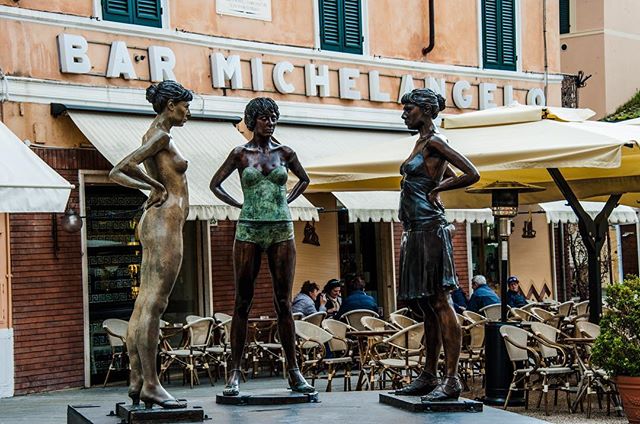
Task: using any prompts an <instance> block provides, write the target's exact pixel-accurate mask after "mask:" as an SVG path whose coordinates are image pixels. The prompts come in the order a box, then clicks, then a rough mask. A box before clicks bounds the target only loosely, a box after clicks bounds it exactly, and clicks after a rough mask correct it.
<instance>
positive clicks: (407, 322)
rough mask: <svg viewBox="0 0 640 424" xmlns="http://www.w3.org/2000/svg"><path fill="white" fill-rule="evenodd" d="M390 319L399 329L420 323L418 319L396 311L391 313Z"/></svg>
mask: <svg viewBox="0 0 640 424" xmlns="http://www.w3.org/2000/svg"><path fill="white" fill-rule="evenodd" d="M389 321H391V323H392V324H394V325H395V326H396V328H398V329H399V330H400V329H403V328H407V327H411V326H412V325H415V324H417V323H418V321H416V320H415V319H413V318H409V317H408V316H406V315H402V314H398V313H396V312H393V313H392V314H391V315H389Z"/></svg>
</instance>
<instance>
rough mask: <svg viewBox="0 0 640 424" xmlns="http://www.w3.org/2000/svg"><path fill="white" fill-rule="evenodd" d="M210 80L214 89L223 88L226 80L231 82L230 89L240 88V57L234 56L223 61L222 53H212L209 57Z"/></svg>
mask: <svg viewBox="0 0 640 424" xmlns="http://www.w3.org/2000/svg"><path fill="white" fill-rule="evenodd" d="M211 78H212V82H213V87H215V88H224V87H225V86H226V84H227V80H229V81H231V88H232V89H234V90H235V89H239V88H242V69H241V68H240V56H238V55H237V54H234V55H231V56H229V57H228V58H226V59H225V57H224V55H223V54H222V53H219V52H217V53H213V54H212V55H211Z"/></svg>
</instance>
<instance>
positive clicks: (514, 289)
mask: <svg viewBox="0 0 640 424" xmlns="http://www.w3.org/2000/svg"><path fill="white" fill-rule="evenodd" d="M519 283H520V281H519V280H518V277H516V276H515V275H512V276H511V277H509V278H507V287H508V290H507V305H509V306H511V307H512V308H521V307H523V306H524V305H526V304H527V303H528V302H527V299H525V298H524V296H523V295H521V294H520V289H519V287H518V284H519Z"/></svg>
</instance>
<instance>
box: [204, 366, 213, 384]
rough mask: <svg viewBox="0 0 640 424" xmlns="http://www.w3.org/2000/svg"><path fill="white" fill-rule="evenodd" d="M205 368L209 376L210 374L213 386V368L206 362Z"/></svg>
mask: <svg viewBox="0 0 640 424" xmlns="http://www.w3.org/2000/svg"><path fill="white" fill-rule="evenodd" d="M203 367H204V368H205V369H206V370H207V374H209V383H211V385H212V386H213V378H212V377H211V367H210V366H209V363H207V362H205V363H204V365H203Z"/></svg>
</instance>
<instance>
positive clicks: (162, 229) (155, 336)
mask: <svg viewBox="0 0 640 424" xmlns="http://www.w3.org/2000/svg"><path fill="white" fill-rule="evenodd" d="M154 212H155V213H154V214H153V217H154V218H155V219H150V214H149V213H148V214H147V216H146V217H145V220H144V221H143V222H142V227H141V232H140V235H141V241H142V243H143V245H144V249H143V262H144V265H146V266H143V267H141V269H140V273H141V276H140V295H142V298H140V296H139V298H138V299H136V308H138V309H139V313H138V316H137V325H136V327H135V328H134V331H135V336H134V337H135V339H136V347H137V349H138V356H139V359H140V365H141V368H142V375H143V384H142V389H141V391H140V400H142V401H143V402H145V405H146V406H147V407H151V406H152V405H153V404H157V405H160V406H162V407H163V408H181V407H185V406H186V405H185V404H184V403H182V402H178V401H177V400H176V399H175V398H174V397H173V396H171V395H170V394H169V393H168V392H167V391H166V390H165V389H164V388H163V387H162V385H161V384H160V380H159V378H158V374H157V371H156V370H157V366H156V358H157V353H158V342H159V336H160V317H161V316H162V314H163V313H164V311H165V309H166V308H167V304H168V303H169V296H170V295H171V290H172V289H173V285H174V283H175V280H176V278H177V277H178V273H179V272H180V266H181V265H182V249H183V240H182V224H183V222H184V221H183V220H182V212H181V211H180V213H179V214H176V213H175V211H173V210H171V209H157V210H156V211H154Z"/></svg>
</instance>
